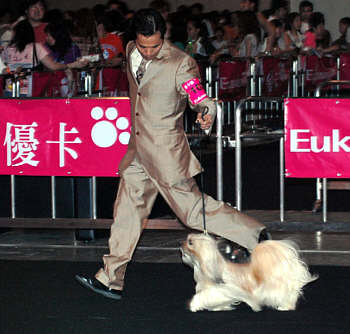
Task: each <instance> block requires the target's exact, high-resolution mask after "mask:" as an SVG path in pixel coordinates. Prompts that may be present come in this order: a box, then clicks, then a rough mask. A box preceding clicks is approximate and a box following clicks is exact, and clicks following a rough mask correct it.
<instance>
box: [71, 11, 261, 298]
mask: <svg viewBox="0 0 350 334" xmlns="http://www.w3.org/2000/svg"><path fill="white" fill-rule="evenodd" d="M133 29H134V32H135V34H136V38H135V41H132V42H130V43H129V44H128V45H127V48H126V55H127V74H128V80H129V86H130V98H131V120H132V131H131V138H130V142H129V146H128V152H127V153H126V155H125V156H124V158H123V160H122V161H121V163H120V166H119V172H120V177H121V179H120V184H119V189H118V195H117V198H116V201H115V204H114V223H113V225H112V227H111V235H110V239H109V250H110V253H109V254H108V255H105V256H104V257H103V261H104V267H103V268H101V269H100V271H98V273H97V274H96V276H95V278H86V277H83V276H80V275H77V276H76V279H77V280H78V281H79V283H80V284H82V285H83V286H84V287H87V288H89V289H91V290H92V291H94V292H96V293H99V294H101V295H103V296H105V297H108V298H113V299H120V298H121V293H120V292H121V291H122V290H123V286H124V276H125V270H126V266H127V263H128V262H129V261H130V260H131V258H132V255H133V252H134V250H135V248H136V245H137V243H138V240H139V238H140V236H141V233H142V229H143V221H144V220H145V219H146V218H147V217H148V216H149V214H150V212H151V209H152V206H153V203H154V201H155V199H156V196H157V194H158V193H160V194H161V195H162V196H163V197H164V199H165V200H166V202H167V203H168V204H169V206H170V207H171V209H172V210H173V211H174V213H175V214H176V216H177V217H178V218H179V219H180V220H181V221H182V222H183V223H184V224H185V225H186V226H188V227H191V228H193V229H197V230H200V231H202V230H203V221H202V200H201V192H200V190H199V188H198V186H197V184H196V182H195V181H194V179H193V176H195V175H196V174H198V173H200V172H201V166H200V164H199V162H198V160H197V159H196V157H195V156H194V155H193V153H192V152H191V151H190V148H189V145H188V142H187V138H186V135H185V132H184V129H183V114H184V110H185V107H186V104H187V102H189V103H190V106H191V108H192V109H193V110H194V111H195V112H197V122H198V123H200V126H201V128H202V129H203V130H208V129H210V127H211V126H212V123H213V120H214V117H215V115H216V104H215V103H214V101H212V100H211V99H209V98H208V97H207V96H206V94H205V92H204V91H203V89H202V88H201V86H200V85H199V84H198V78H199V70H198V66H197V64H196V62H195V60H194V59H193V58H191V57H190V56H188V55H187V54H186V53H184V52H183V51H181V50H179V49H178V48H176V47H175V46H173V45H172V44H171V43H169V42H168V41H166V40H164V34H165V30H166V25H165V21H164V19H163V18H162V16H161V15H160V14H159V13H158V12H157V11H155V10H153V9H144V10H140V11H138V12H137V13H136V14H135V16H134V21H133ZM196 82H197V85H196V84H195V83H196ZM193 84H194V85H195V86H193ZM204 109H205V110H208V112H207V113H206V114H205V115H204V116H203V117H202V111H203V110H204ZM205 214H206V224H207V230H208V232H209V233H213V234H216V235H218V236H221V237H224V238H226V239H228V240H231V241H234V242H236V243H238V244H240V245H242V246H244V247H246V248H247V249H249V250H251V249H253V248H254V247H255V246H256V244H257V243H258V240H259V235H260V233H261V231H263V230H264V226H263V225H261V224H260V223H258V222H257V221H256V220H254V219H252V218H250V217H248V216H246V215H244V214H242V213H240V212H238V211H237V210H236V209H234V208H232V207H231V206H230V205H228V204H225V203H224V202H220V201H216V200H214V199H213V198H211V197H209V196H208V195H205Z"/></svg>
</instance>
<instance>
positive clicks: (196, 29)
mask: <svg viewBox="0 0 350 334" xmlns="http://www.w3.org/2000/svg"><path fill="white" fill-rule="evenodd" d="M185 50H186V52H187V53H188V54H189V55H191V56H192V57H194V58H196V59H198V60H199V59H203V58H207V57H208V56H209V55H210V54H211V53H212V52H213V51H214V47H213V46H212V45H211V43H210V42H209V40H208V34H207V32H206V29H205V26H204V25H203V24H202V22H201V20H200V19H199V18H198V17H192V18H190V19H189V20H188V21H187V45H186V49H185Z"/></svg>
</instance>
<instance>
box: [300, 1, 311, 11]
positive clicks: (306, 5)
mask: <svg viewBox="0 0 350 334" xmlns="http://www.w3.org/2000/svg"><path fill="white" fill-rule="evenodd" d="M304 7H311V9H312V10H314V5H313V4H312V2H310V1H302V2H300V4H299V12H300V11H301V9H302V8H304Z"/></svg>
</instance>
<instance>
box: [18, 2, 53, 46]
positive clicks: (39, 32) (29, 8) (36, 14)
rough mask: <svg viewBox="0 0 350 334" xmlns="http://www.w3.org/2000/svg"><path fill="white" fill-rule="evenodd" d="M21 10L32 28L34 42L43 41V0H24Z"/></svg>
mask: <svg viewBox="0 0 350 334" xmlns="http://www.w3.org/2000/svg"><path fill="white" fill-rule="evenodd" d="M23 10H24V13H25V15H26V18H27V20H28V22H29V23H30V24H31V26H32V27H33V29H34V35H35V42H36V43H43V44H44V43H45V42H46V33H45V27H46V24H47V23H45V22H44V16H45V12H46V4H45V1H44V0H24V2H23Z"/></svg>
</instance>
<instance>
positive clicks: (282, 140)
mask: <svg viewBox="0 0 350 334" xmlns="http://www.w3.org/2000/svg"><path fill="white" fill-rule="evenodd" d="M280 221H281V222H284V136H283V135H282V137H281V139H280Z"/></svg>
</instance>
